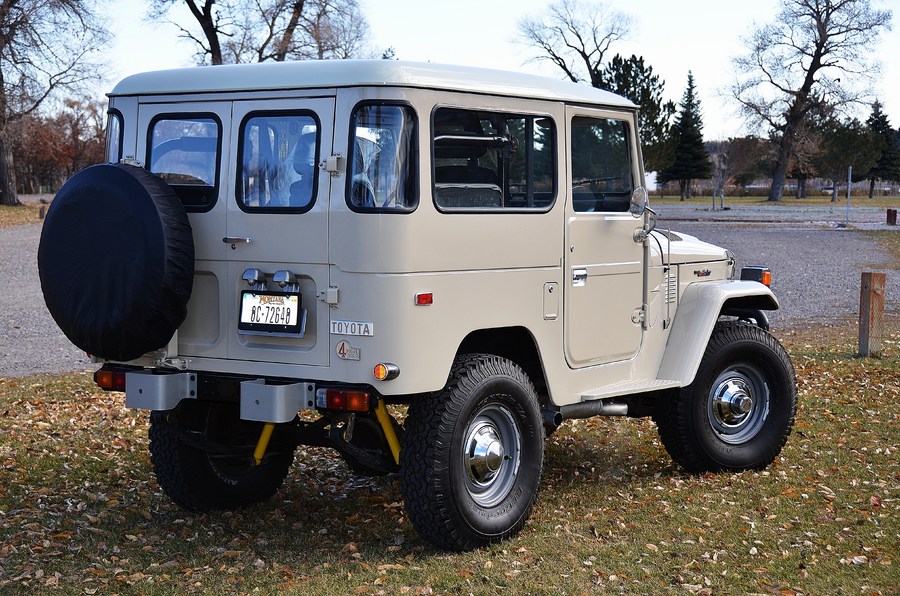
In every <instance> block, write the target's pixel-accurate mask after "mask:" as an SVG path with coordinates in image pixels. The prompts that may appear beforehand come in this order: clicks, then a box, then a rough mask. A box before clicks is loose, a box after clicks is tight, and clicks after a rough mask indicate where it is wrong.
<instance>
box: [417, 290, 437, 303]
mask: <svg viewBox="0 0 900 596" xmlns="http://www.w3.org/2000/svg"><path fill="white" fill-rule="evenodd" d="M429 304H434V293H432V292H423V293H421V294H416V306H428V305H429Z"/></svg>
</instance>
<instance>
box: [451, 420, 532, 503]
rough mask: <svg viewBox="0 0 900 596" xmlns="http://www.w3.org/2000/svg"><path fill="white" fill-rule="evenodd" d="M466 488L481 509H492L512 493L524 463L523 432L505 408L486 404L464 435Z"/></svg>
mask: <svg viewBox="0 0 900 596" xmlns="http://www.w3.org/2000/svg"><path fill="white" fill-rule="evenodd" d="M461 447H462V453H461V455H462V465H463V469H464V470H465V479H464V482H465V488H466V492H468V494H469V496H470V497H471V498H472V499H473V500H474V501H475V502H476V503H477V504H478V505H480V506H481V507H493V506H495V505H497V504H498V503H500V502H501V501H502V500H503V499H505V498H506V496H507V495H508V494H509V493H510V491H511V490H512V488H513V485H514V483H515V480H516V476H517V475H518V471H519V463H520V460H521V431H520V429H519V425H518V424H517V423H516V421H515V417H514V416H513V414H512V413H511V412H510V411H509V410H508V409H507V408H506V407H505V406H503V405H498V404H491V405H487V406H485V407H484V408H482V409H481V411H479V412H478V415H477V416H475V418H473V419H472V421H471V422H470V423H469V424H468V426H467V427H466V429H465V432H464V435H463V443H462V445H461Z"/></svg>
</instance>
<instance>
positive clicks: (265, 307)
mask: <svg viewBox="0 0 900 596" xmlns="http://www.w3.org/2000/svg"><path fill="white" fill-rule="evenodd" d="M300 321H301V319H300V294H287V293H284V292H241V317H240V320H239V323H238V329H240V330H241V331H258V332H263V333H290V334H299V333H300Z"/></svg>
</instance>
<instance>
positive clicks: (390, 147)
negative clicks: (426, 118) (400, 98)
mask: <svg viewBox="0 0 900 596" xmlns="http://www.w3.org/2000/svg"><path fill="white" fill-rule="evenodd" d="M350 134H351V138H350V147H351V150H350V152H351V155H350V163H349V170H350V175H349V176H348V177H347V204H348V205H349V206H350V208H351V209H352V210H354V211H374V212H382V213H408V212H410V211H412V210H413V209H415V208H416V205H417V204H418V201H419V196H418V192H417V185H416V179H417V176H416V161H417V160H416V154H417V151H416V118H415V113H414V112H413V110H412V108H411V107H409V106H406V105H388V104H382V103H364V104H360V105H358V106H356V108H355V109H354V110H353V115H352V117H351V121H350Z"/></svg>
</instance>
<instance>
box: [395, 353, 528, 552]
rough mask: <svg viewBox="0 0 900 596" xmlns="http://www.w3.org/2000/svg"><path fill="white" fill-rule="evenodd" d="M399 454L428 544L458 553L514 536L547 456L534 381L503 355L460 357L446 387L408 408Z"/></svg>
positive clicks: (414, 515)
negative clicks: (532, 382)
mask: <svg viewBox="0 0 900 596" xmlns="http://www.w3.org/2000/svg"><path fill="white" fill-rule="evenodd" d="M400 457H401V461H400V477H401V482H402V486H403V492H404V497H405V500H406V509H407V512H408V514H409V518H410V520H411V521H412V523H413V525H414V526H415V527H416V529H417V530H418V531H419V533H420V534H421V535H422V537H423V538H425V539H426V540H427V541H429V542H431V543H432V544H434V545H435V546H437V547H439V548H443V549H448V550H456V551H460V550H467V549H471V548H476V547H479V546H483V545H485V544H488V543H491V542H494V541H497V540H502V539H504V538H507V537H509V536H512V535H514V534H516V533H517V532H518V531H519V530H521V529H522V527H523V526H524V525H525V521H526V520H527V519H528V517H529V516H530V514H531V510H532V507H533V506H534V502H535V500H536V498H537V491H538V486H539V484H540V480H541V471H542V469H543V461H544V428H543V424H542V420H541V416H540V411H539V409H538V401H537V395H536V393H535V390H534V386H533V385H532V384H531V381H530V380H529V379H528V377H527V375H526V374H525V373H524V371H522V369H521V368H519V367H518V366H517V365H516V364H514V363H512V362H510V361H509V360H506V359H504V358H499V357H496V356H490V355H484V354H478V355H471V356H465V357H462V358H460V359H459V360H458V361H457V363H456V364H455V365H454V367H453V370H452V371H451V375H450V380H449V382H448V384H447V387H446V388H445V389H444V390H443V391H441V392H439V393H435V394H430V395H427V396H423V397H420V398H418V399H417V400H416V401H415V402H414V403H413V404H412V405H411V406H410V408H409V413H408V415H407V419H406V441H405V443H404V446H403V450H402V451H401V452H400Z"/></svg>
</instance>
